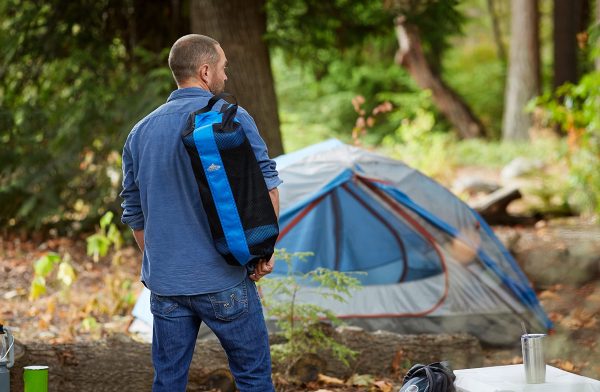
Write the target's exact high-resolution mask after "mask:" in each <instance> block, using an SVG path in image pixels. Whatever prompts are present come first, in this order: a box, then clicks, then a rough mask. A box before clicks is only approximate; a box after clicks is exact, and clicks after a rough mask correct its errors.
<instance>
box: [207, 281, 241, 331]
mask: <svg viewBox="0 0 600 392" xmlns="http://www.w3.org/2000/svg"><path fill="white" fill-rule="evenodd" d="M208 297H209V298H210V302H211V304H212V307H213V310H214V311H215V317H216V318H218V319H219V320H224V321H231V320H235V319H236V318H238V317H240V316H241V315H243V314H244V313H247V312H248V287H247V284H246V279H244V280H243V281H242V282H241V283H240V284H238V285H237V286H235V287H232V288H230V289H228V290H224V291H221V292H219V293H212V294H209V295H208Z"/></svg>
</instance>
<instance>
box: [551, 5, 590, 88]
mask: <svg viewBox="0 0 600 392" xmlns="http://www.w3.org/2000/svg"><path fill="white" fill-rule="evenodd" d="M582 3H583V0H554V11H553V23H554V31H553V41H554V80H553V84H554V88H556V87H558V86H560V85H562V84H564V83H566V82H571V83H576V82H577V33H578V32H579V19H580V15H581V8H582Z"/></svg>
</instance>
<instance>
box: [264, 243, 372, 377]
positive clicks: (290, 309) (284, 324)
mask: <svg viewBox="0 0 600 392" xmlns="http://www.w3.org/2000/svg"><path fill="white" fill-rule="evenodd" d="M310 255H311V254H310V253H287V252H286V251H285V249H277V250H276V251H275V257H276V259H277V260H279V261H283V262H285V263H286V264H287V266H288V269H287V270H288V273H287V275H286V276H285V277H282V278H277V279H266V280H263V281H261V282H260V286H261V288H264V289H265V291H266V295H265V296H264V297H263V301H264V304H265V308H266V309H267V311H268V314H269V315H270V316H273V317H275V318H276V319H277V321H276V323H277V326H278V327H279V329H280V330H281V331H282V334H283V336H284V337H285V339H286V343H283V344H278V345H272V346H271V350H272V353H271V354H272V356H273V360H274V361H277V362H280V363H283V364H286V365H287V366H290V365H291V364H292V363H291V361H292V360H294V359H298V358H299V357H300V356H302V355H304V354H308V353H318V352H319V351H322V350H328V351H330V352H331V353H332V354H333V355H334V356H335V357H336V358H338V359H339V360H341V361H342V362H343V363H345V364H346V365H348V360H349V359H351V358H353V357H354V356H355V355H356V353H355V352H354V351H352V350H351V349H349V348H348V347H346V346H344V345H343V344H340V343H338V342H337V341H336V340H335V339H333V338H332V337H331V336H330V334H328V333H327V329H326V328H324V327H323V324H321V323H320V321H321V320H328V321H329V322H331V323H332V324H333V325H339V324H340V320H339V319H338V318H337V317H336V316H335V315H334V314H333V313H332V312H331V311H329V310H327V309H325V308H323V307H320V306H318V305H314V304H310V303H302V302H300V301H298V298H297V296H298V292H299V290H300V288H301V287H302V286H304V287H305V288H304V290H306V286H310V290H313V291H314V292H316V293H318V294H319V295H321V296H323V297H327V298H333V299H334V300H336V301H340V302H345V301H346V298H347V297H348V296H349V295H350V293H351V292H352V291H353V290H355V289H357V288H359V287H360V282H359V280H358V279H357V278H355V277H352V276H350V275H348V274H345V273H343V272H338V271H332V270H328V269H325V268H318V269H316V270H313V271H310V272H307V273H304V274H294V272H292V261H293V260H294V259H299V260H301V261H305V260H306V258H307V257H309V256H310Z"/></svg>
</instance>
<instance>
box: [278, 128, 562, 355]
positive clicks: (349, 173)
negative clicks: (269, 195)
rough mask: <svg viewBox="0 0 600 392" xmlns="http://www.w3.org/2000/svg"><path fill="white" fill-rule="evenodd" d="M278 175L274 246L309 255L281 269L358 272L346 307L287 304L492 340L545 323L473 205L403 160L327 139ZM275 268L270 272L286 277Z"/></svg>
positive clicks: (377, 325) (284, 164)
mask: <svg viewBox="0 0 600 392" xmlns="http://www.w3.org/2000/svg"><path fill="white" fill-rule="evenodd" d="M276 161H277V169H278V170H279V175H280V177H281V179H282V180H283V182H284V183H283V184H282V185H281V186H280V187H279V192H280V204H281V216H280V236H279V239H278V242H277V248H280V249H286V251H287V252H290V253H292V252H312V253H313V256H312V257H309V258H308V261H306V262H302V261H295V262H294V263H293V264H292V269H293V270H292V271H291V272H299V273H304V272H307V271H309V270H311V269H314V268H317V267H324V268H329V269H334V270H338V271H343V272H355V271H362V272H366V273H367V274H361V275H357V278H359V279H360V280H361V282H362V284H363V287H362V288H361V289H360V290H357V291H356V292H354V293H352V295H351V297H350V298H349V299H348V301H347V302H346V303H339V302H336V301H334V300H331V299H327V298H323V297H321V296H318V295H317V294H314V293H311V290H309V289H306V290H301V291H300V293H299V301H302V302H309V303H313V304H318V305H320V306H322V307H325V308H328V309H330V310H332V311H333V312H334V313H335V314H336V315H337V316H338V317H340V318H341V319H344V320H345V321H346V322H347V323H348V324H350V325H357V326H361V327H363V328H365V329H367V330H377V329H384V330H390V331H394V332H399V333H441V332H446V333H453V332H468V333H471V334H473V335H475V336H477V337H479V338H480V339H481V340H482V341H485V342H488V343H492V344H510V343H514V342H518V341H519V336H520V335H521V333H522V332H521V331H522V328H521V321H523V322H525V323H526V324H528V329H529V330H532V331H540V330H547V329H549V328H551V327H552V323H551V322H550V320H549V319H548V317H547V315H546V314H545V312H544V310H543V309H542V308H541V306H540V304H539V302H538V300H537V298H536V296H535V293H534V291H533V289H532V288H531V287H530V284H529V282H528V280H527V278H526V276H525V275H524V274H523V272H522V271H521V269H520V268H519V266H518V265H517V263H516V261H515V260H514V259H513V257H512V256H511V255H510V253H509V252H508V251H507V250H506V249H505V247H504V246H503V245H502V243H501V242H500V241H499V240H498V239H497V237H496V236H495V235H494V233H493V232H492V230H491V228H490V227H489V226H488V225H487V223H486V222H485V221H484V220H483V219H482V218H481V217H480V216H479V214H477V213H476V212H475V211H474V210H473V209H471V208H470V207H469V206H467V205H466V204H465V203H464V202H462V201H461V200H460V199H458V198H457V197H456V196H454V195H453V194H452V193H451V192H450V191H448V190H447V189H446V188H444V187H443V186H442V185H440V184H439V183H437V182H435V181H434V180H432V179H431V178H429V177H427V176H426V175H424V174H422V173H420V172H419V171H417V170H415V169H413V168H410V167H409V166H407V165H405V164H404V163H402V162H400V161H397V160H393V159H390V158H386V157H383V156H381V155H378V154H375V153H371V152H368V151H366V150H364V149H361V148H357V147H352V146H349V145H346V144H343V143H341V142H340V141H338V140H335V139H332V140H329V141H326V142H323V143H319V144H316V145H313V146H310V147H307V148H305V149H302V150H299V151H297V152H293V153H290V154H286V155H282V156H280V157H278V158H276ZM287 272H288V271H287V265H286V264H285V263H277V264H276V266H275V271H274V276H277V275H278V274H286V273H287Z"/></svg>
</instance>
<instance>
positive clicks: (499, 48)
mask: <svg viewBox="0 0 600 392" xmlns="http://www.w3.org/2000/svg"><path fill="white" fill-rule="evenodd" d="M487 8H488V12H489V13H490V19H491V20H492V29H493V32H494V42H495V43H496V52H497V53H498V58H499V59H500V61H502V62H503V63H506V49H505V48H504V43H503V42H502V31H501V30H500V21H499V20H498V15H497V14H496V7H495V6H494V0H487Z"/></svg>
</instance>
